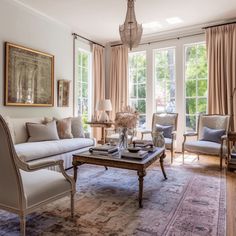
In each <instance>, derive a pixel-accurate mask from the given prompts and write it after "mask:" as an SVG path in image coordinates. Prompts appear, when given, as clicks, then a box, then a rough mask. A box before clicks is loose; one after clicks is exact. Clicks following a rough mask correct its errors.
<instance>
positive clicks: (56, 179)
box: [20, 170, 71, 207]
mask: <svg viewBox="0 0 236 236" xmlns="http://www.w3.org/2000/svg"><path fill="white" fill-rule="evenodd" d="M20 174H21V178H22V183H23V188H24V192H25V198H26V204H27V207H32V206H34V205H35V204H37V203H39V202H44V201H46V200H47V199H50V198H52V197H54V196H58V195H60V194H62V193H66V192H68V193H70V191H71V184H70V182H69V181H67V180H66V179H65V177H64V176H63V175H62V174H61V173H59V172H57V171H52V170H37V171H34V172H27V171H23V170H21V171H20Z"/></svg>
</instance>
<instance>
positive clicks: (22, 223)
mask: <svg viewBox="0 0 236 236" xmlns="http://www.w3.org/2000/svg"><path fill="white" fill-rule="evenodd" d="M25 227H26V219H25V215H24V214H22V215H20V235H21V236H25Z"/></svg>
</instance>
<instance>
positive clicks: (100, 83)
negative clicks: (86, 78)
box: [93, 44, 105, 140]
mask: <svg viewBox="0 0 236 236" xmlns="http://www.w3.org/2000/svg"><path fill="white" fill-rule="evenodd" d="M93 94H94V99H93V113H94V114H95V113H96V105H97V102H98V101H99V100H102V99H105V50H104V48H103V47H102V46H99V45H97V44H93ZM93 136H94V137H95V138H97V139H98V140H100V139H101V129H100V128H94V129H93Z"/></svg>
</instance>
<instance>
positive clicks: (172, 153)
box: [171, 149, 174, 164]
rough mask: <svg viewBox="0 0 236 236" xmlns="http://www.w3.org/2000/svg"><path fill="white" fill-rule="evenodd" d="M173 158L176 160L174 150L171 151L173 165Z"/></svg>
mask: <svg viewBox="0 0 236 236" xmlns="http://www.w3.org/2000/svg"><path fill="white" fill-rule="evenodd" d="M173 158H174V150H173V149H171V164H173Z"/></svg>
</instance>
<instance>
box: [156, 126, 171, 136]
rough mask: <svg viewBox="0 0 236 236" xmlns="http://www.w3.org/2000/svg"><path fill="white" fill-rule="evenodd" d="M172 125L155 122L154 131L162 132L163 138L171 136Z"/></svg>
mask: <svg viewBox="0 0 236 236" xmlns="http://www.w3.org/2000/svg"><path fill="white" fill-rule="evenodd" d="M172 130H173V125H159V124H156V131H158V132H163V135H164V137H165V138H171V134H172Z"/></svg>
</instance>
